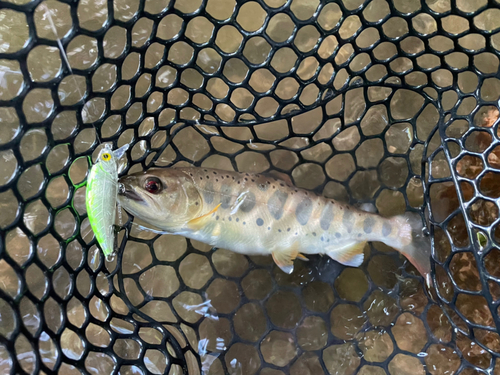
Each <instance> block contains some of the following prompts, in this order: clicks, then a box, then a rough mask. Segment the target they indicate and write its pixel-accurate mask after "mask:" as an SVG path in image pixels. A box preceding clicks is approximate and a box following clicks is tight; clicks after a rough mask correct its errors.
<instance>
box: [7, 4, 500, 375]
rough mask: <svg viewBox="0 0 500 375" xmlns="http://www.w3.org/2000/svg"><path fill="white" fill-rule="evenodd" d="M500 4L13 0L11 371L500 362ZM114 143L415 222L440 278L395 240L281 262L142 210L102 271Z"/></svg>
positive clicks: (340, 369)
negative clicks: (98, 163) (95, 214)
mask: <svg viewBox="0 0 500 375" xmlns="http://www.w3.org/2000/svg"><path fill="white" fill-rule="evenodd" d="M498 5H499V3H498V1H493V0H491V1H489V2H488V1H487V0H453V1H451V0H427V1H416V0H392V1H390V0H387V1H386V0H372V1H362V0H343V1H337V2H321V3H320V2H319V1H318V0H292V1H288V2H286V1H285V0H259V1H246V2H236V1H234V0H206V1H205V0H180V1H175V2H174V1H168V0H145V1H144V0H115V1H111V0H109V1H105V0H80V1H78V2H76V1H54V0H48V1H30V0H3V1H0V161H1V163H0V212H1V214H0V228H1V232H0V233H1V242H0V373H2V374H52V373H57V374H63V375H75V374H96V375H97V374H99V375H102V374H121V375H132V374H134V375H136V374H169V375H174V374H190V375H193V374H211V375H216V374H238V375H254V374H260V375H280V374H291V375H298V374H301V375H302V374H306V375H307V374H311V375H312V374H323V373H324V374H331V375H333V374H339V375H341V374H345V375H350V374H361V375H383V374H390V375H400V374H402V375H405V374H425V373H430V374H432V375H437V374H458V373H460V374H467V375H469V374H495V375H498V374H500V363H499V364H497V358H498V355H499V353H500V337H499V335H498V329H499V328H500V318H499V315H498V311H497V307H498V300H499V298H500V285H499V282H500V251H499V250H498V249H497V246H498V243H499V242H500V230H499V227H498V223H499V220H498V205H497V198H498V197H500V174H499V173H500V148H499V147H498V145H499V134H498V117H499V104H498V103H499V98H500V80H499V78H498V69H499V57H498V55H499V53H500V33H498V31H499V30H500V9H499V8H498ZM103 142H112V144H113V145H114V146H115V147H119V146H122V145H124V144H126V143H129V144H130V145H131V147H130V149H129V152H128V153H127V156H126V161H125V162H124V164H123V173H128V172H136V171H140V170H143V169H145V168H149V167H151V166H160V167H161V166H164V167H169V166H186V165H196V166H206V167H215V168H219V169H226V170H238V171H243V172H254V173H260V172H279V173H281V174H287V175H288V176H289V177H290V178H291V179H292V180H293V183H294V184H295V185H297V186H299V187H303V188H306V189H310V190H314V191H316V192H318V193H320V194H323V195H325V196H327V197H331V198H334V199H337V200H339V201H345V202H350V203H372V204H373V205H374V206H375V208H376V210H377V211H378V212H379V213H380V214H381V215H384V216H390V215H395V214H400V213H403V212H405V211H407V210H412V211H416V212H420V213H421V215H422V218H423V220H426V221H427V222H428V225H427V229H428V232H429V235H430V236H431V237H432V242H433V261H432V266H433V279H434V282H435V285H436V290H435V291H432V290H431V291H430V292H429V291H427V290H425V289H424V287H423V283H422V278H421V277H420V276H419V274H418V273H417V272H416V270H415V269H414V268H413V267H412V266H411V264H409V263H408V262H407V261H406V260H405V259H404V258H403V257H401V256H400V255H399V254H398V253H397V252H395V251H394V250H393V249H391V248H388V247H386V246H382V245H380V244H378V243H373V244H370V245H369V246H367V247H366V249H365V253H366V254H365V255H366V256H365V262H364V263H363V265H362V266H361V267H359V268H347V267H342V266H340V265H339V264H338V263H336V262H334V261H332V260H329V259H327V258H326V257H321V256H311V257H310V258H311V259H310V262H307V263H306V262H296V269H295V272H294V273H293V274H292V275H286V274H284V273H282V272H281V271H280V270H279V269H278V268H277V267H276V266H275V265H274V264H273V262H272V259H270V257H246V256H242V255H238V254H235V253H232V252H229V251H227V250H224V249H215V250H214V249H211V248H209V247H208V246H206V245H203V244H201V243H197V242H196V241H188V240H186V239H184V238H183V237H178V236H165V235H157V234H154V233H151V232H146V231H141V230H138V229H137V227H136V226H134V225H132V221H131V220H132V218H130V217H128V215H127V214H126V213H125V212H121V218H122V221H123V223H125V226H126V227H127V228H128V229H129V231H130V233H129V236H128V237H125V236H124V232H125V231H122V232H121V233H120V236H119V240H120V243H121V247H120V252H119V254H118V256H117V258H116V259H115V260H114V261H112V262H107V261H105V260H104V258H103V257H102V255H101V253H100V251H99V250H98V248H97V247H96V245H95V239H94V236H93V233H92V231H91V229H90V226H89V222H88V219H87V216H86V211H85V180H86V175H87V173H88V170H89V166H90V165H91V164H90V163H91V161H92V160H93V159H92V158H91V157H92V156H93V157H94V159H95V156H96V155H97V152H98V150H99V149H100V147H101V146H100V145H102V143H103ZM135 221H137V220H135ZM430 294H434V299H431V298H429V297H430V296H431V295H430Z"/></svg>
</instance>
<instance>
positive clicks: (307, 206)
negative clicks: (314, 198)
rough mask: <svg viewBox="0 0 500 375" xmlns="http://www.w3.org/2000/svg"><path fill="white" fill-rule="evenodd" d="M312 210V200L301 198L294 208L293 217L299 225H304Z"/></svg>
mask: <svg viewBox="0 0 500 375" xmlns="http://www.w3.org/2000/svg"><path fill="white" fill-rule="evenodd" d="M312 210H313V206H312V202H311V200H310V199H309V198H305V199H303V200H302V201H301V202H300V203H299V204H298V205H297V208H296V209H295V217H296V218H297V221H298V222H299V223H300V224H301V225H306V224H307V222H308V221H309V217H310V216H311V213H312Z"/></svg>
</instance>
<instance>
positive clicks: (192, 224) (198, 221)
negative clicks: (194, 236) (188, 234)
mask: <svg viewBox="0 0 500 375" xmlns="http://www.w3.org/2000/svg"><path fill="white" fill-rule="evenodd" d="M221 204H222V203H219V204H218V205H217V207H215V208H214V209H213V210H212V211H210V212H209V213H206V214H205V215H201V216H199V217H197V218H194V219H192V220H189V221H188V222H187V224H186V225H187V227H188V228H189V229H191V230H199V229H200V228H202V227H203V225H205V222H204V221H205V219H207V218H208V217H210V215H212V214H214V213H215V212H216V211H217V210H218V209H219V207H220V206H221Z"/></svg>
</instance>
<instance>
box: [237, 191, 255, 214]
mask: <svg viewBox="0 0 500 375" xmlns="http://www.w3.org/2000/svg"><path fill="white" fill-rule="evenodd" d="M255 202H256V199H255V194H254V193H252V192H251V191H250V192H248V193H246V194H245V196H244V197H243V202H242V203H241V205H240V210H241V211H243V212H250V211H252V209H253V208H254V207H255Z"/></svg>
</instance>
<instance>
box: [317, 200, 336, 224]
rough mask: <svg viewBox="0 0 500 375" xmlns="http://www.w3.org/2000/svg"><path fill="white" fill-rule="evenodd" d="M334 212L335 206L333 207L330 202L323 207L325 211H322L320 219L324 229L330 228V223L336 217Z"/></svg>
mask: <svg viewBox="0 0 500 375" xmlns="http://www.w3.org/2000/svg"><path fill="white" fill-rule="evenodd" d="M334 216H335V215H334V213H333V207H331V206H330V205H329V204H327V205H326V206H325V208H323V212H322V213H321V219H320V220H319V226H320V227H321V229H323V230H328V228H330V224H331V222H332V221H333V218H334Z"/></svg>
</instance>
